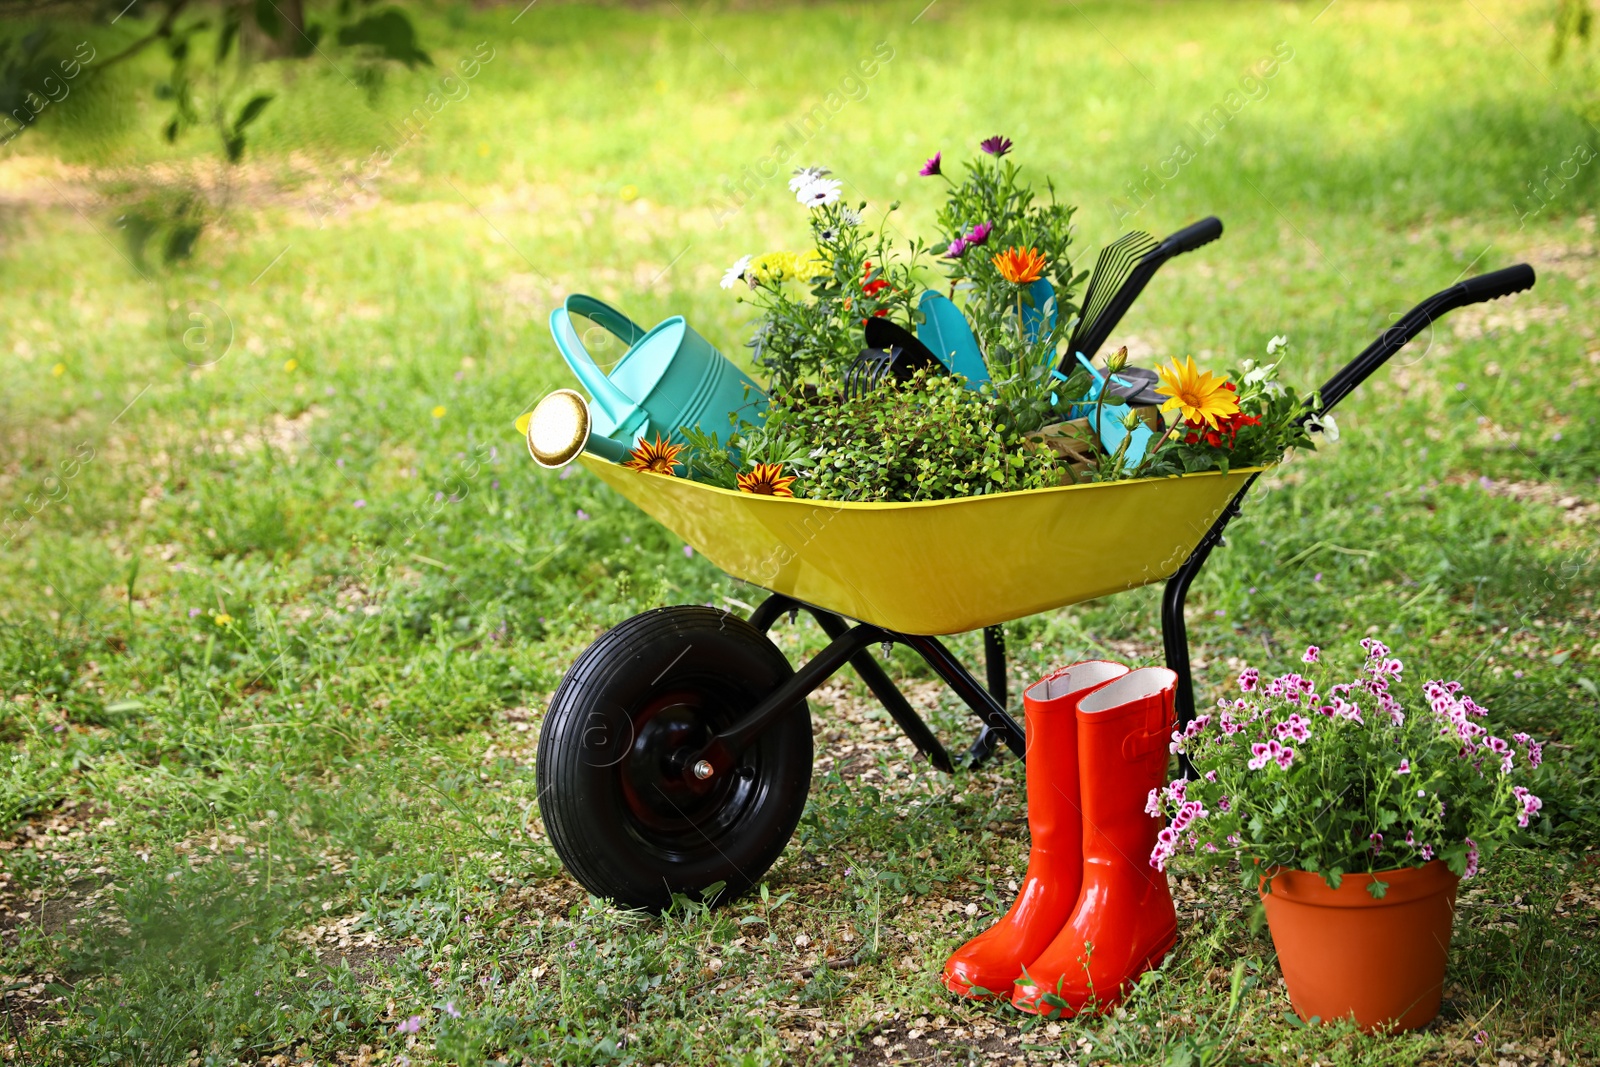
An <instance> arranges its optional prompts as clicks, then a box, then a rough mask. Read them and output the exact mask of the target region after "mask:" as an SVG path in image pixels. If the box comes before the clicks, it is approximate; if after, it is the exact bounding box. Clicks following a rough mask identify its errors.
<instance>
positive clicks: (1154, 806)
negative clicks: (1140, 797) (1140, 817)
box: [1144, 788, 1161, 816]
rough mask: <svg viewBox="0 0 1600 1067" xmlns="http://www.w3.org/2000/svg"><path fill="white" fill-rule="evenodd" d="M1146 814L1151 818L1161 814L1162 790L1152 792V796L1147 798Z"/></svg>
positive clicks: (1145, 802) (1145, 801)
mask: <svg viewBox="0 0 1600 1067" xmlns="http://www.w3.org/2000/svg"><path fill="white" fill-rule="evenodd" d="M1144 813H1145V814H1146V815H1151V816H1154V815H1160V814H1161V790H1160V789H1159V788H1156V789H1152V790H1150V795H1149V796H1147V797H1145V799H1144Z"/></svg>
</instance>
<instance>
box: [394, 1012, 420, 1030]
mask: <svg viewBox="0 0 1600 1067" xmlns="http://www.w3.org/2000/svg"><path fill="white" fill-rule="evenodd" d="M395 1029H396V1030H398V1031H399V1032H400V1033H402V1034H414V1033H416V1032H417V1031H418V1030H421V1029H422V1016H420V1015H413V1016H412V1017H411V1018H409V1019H407V1020H406V1021H405V1022H403V1023H401V1024H400V1025H399V1026H397V1027H395Z"/></svg>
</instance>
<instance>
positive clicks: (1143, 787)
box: [944, 660, 1178, 1017]
mask: <svg viewBox="0 0 1600 1067" xmlns="http://www.w3.org/2000/svg"><path fill="white" fill-rule="evenodd" d="M1176 685H1177V675H1175V674H1173V673H1172V672H1171V671H1169V670H1167V669H1166V668H1164V667H1144V668H1141V669H1139V670H1136V671H1129V670H1128V668H1127V667H1124V666H1122V665H1121V664H1118V663H1108V662H1105V661H1103V660H1091V661H1088V662H1085V663H1077V664H1074V665H1073V666H1071V667H1067V668H1065V669H1063V670H1060V671H1057V672H1055V673H1054V674H1052V675H1050V676H1049V677H1047V678H1045V679H1044V680H1043V681H1040V682H1038V683H1036V684H1034V685H1032V686H1030V687H1029V688H1028V689H1027V691H1026V692H1024V694H1023V698H1022V701H1023V710H1024V712H1025V714H1026V716H1027V745H1028V748H1027V761H1026V762H1027V775H1028V831H1029V834H1030V835H1031V838H1032V843H1031V847H1030V849H1029V852H1028V874H1027V877H1026V879H1024V881H1023V883H1022V889H1021V891H1020V892H1019V893H1018V894H1017V899H1016V903H1014V904H1013V905H1012V906H1011V910H1010V911H1008V912H1007V913H1006V915H1005V917H1004V918H1002V919H1001V920H1000V921H999V922H997V923H996V924H995V925H994V926H992V927H990V928H989V929H988V930H986V931H984V932H983V933H982V934H979V935H978V936H977V937H976V938H974V939H973V940H971V941H969V942H967V943H966V944H965V945H963V946H962V947H961V948H960V949H958V950H957V951H956V953H955V954H954V955H952V956H951V957H950V958H949V960H947V961H946V962H945V966H944V984H945V986H946V988H948V989H950V990H951V991H952V992H955V993H959V994H961V995H963V996H971V997H984V996H1010V997H1011V1003H1012V1004H1014V1005H1015V1006H1016V1007H1018V1008H1020V1009H1022V1010H1023V1011H1026V1012H1031V1013H1033V1014H1038V1015H1047V1016H1060V1017H1066V1016H1072V1015H1076V1014H1078V1013H1079V1012H1081V1011H1083V1010H1084V1009H1085V1008H1086V1007H1093V1008H1095V1009H1097V1010H1100V1011H1105V1010H1108V1009H1110V1008H1111V1007H1113V1006H1115V1005H1116V1003H1117V1002H1118V1001H1119V1000H1121V998H1122V997H1123V995H1125V994H1126V992H1127V991H1128V989H1129V988H1130V987H1131V986H1132V984H1133V982H1134V980H1135V979H1137V978H1138V977H1139V975H1141V974H1143V973H1144V972H1145V971H1146V970H1149V969H1150V968H1151V967H1154V966H1155V965H1157V964H1158V963H1160V962H1161V960H1162V958H1163V957H1165V956H1166V954H1167V953H1168V952H1169V951H1171V949H1172V946H1173V944H1174V943H1175V942H1176V940H1177V936H1178V916H1177V912H1176V910H1175V909H1174V908H1173V906H1172V893H1171V891H1170V890H1169V889H1168V888H1167V876H1166V874H1165V873H1163V872H1162V871H1158V870H1156V869H1155V868H1154V867H1152V866H1150V853H1151V851H1152V849H1154V847H1155V844H1156V835H1157V834H1158V833H1159V832H1160V830H1161V820H1160V818H1159V817H1156V816H1152V815H1149V814H1148V813H1147V812H1146V810H1145V809H1146V805H1147V803H1148V798H1149V795H1150V790H1151V789H1154V788H1158V787H1160V786H1163V785H1165V784H1166V773H1167V758H1168V755H1169V751H1170V750H1169V748H1168V741H1169V740H1170V738H1171V730H1172V722H1173V694H1174V692H1175V689H1176Z"/></svg>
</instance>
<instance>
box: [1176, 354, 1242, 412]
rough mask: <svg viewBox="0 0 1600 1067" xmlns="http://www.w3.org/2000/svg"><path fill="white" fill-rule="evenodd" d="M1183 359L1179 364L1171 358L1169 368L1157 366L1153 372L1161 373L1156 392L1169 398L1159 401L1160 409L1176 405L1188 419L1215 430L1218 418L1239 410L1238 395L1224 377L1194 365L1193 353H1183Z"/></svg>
mask: <svg viewBox="0 0 1600 1067" xmlns="http://www.w3.org/2000/svg"><path fill="white" fill-rule="evenodd" d="M1184 361H1185V362H1184V363H1183V364H1182V365H1180V364H1179V363H1178V361H1177V360H1176V359H1174V360H1173V361H1172V367H1171V369H1168V368H1166V367H1157V368H1156V373H1157V374H1158V375H1159V376H1160V377H1161V384H1160V385H1158V386H1157V387H1156V392H1158V393H1160V394H1162V395H1163V396H1166V397H1168V398H1169V399H1168V400H1167V402H1166V403H1165V404H1162V405H1161V410H1162V411H1171V410H1173V409H1174V408H1176V409H1178V410H1179V411H1181V412H1182V413H1183V417H1184V418H1185V419H1187V420H1188V421H1189V422H1191V423H1194V424H1195V425H1197V426H1198V425H1199V424H1200V423H1202V422H1203V423H1205V424H1206V425H1207V426H1209V427H1211V428H1212V429H1213V430H1215V429H1216V428H1217V419H1218V418H1227V417H1228V416H1229V415H1234V414H1237V413H1238V411H1239V396H1238V394H1237V393H1235V392H1234V391H1233V390H1232V389H1229V388H1228V382H1227V380H1226V379H1224V378H1218V377H1215V376H1213V375H1212V374H1211V372H1210V371H1202V370H1198V369H1196V367H1195V365H1194V357H1193V356H1185V357H1184Z"/></svg>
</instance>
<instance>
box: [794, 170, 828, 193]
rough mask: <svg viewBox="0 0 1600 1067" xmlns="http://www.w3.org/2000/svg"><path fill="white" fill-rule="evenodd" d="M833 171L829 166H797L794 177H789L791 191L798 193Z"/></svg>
mask: <svg viewBox="0 0 1600 1067" xmlns="http://www.w3.org/2000/svg"><path fill="white" fill-rule="evenodd" d="M832 173H833V171H831V170H829V169H828V168H827V167H796V168H795V169H794V177H792V178H790V179H789V191H790V192H791V193H798V192H799V191H800V190H801V189H803V188H805V187H806V186H808V185H810V184H811V183H812V182H814V181H816V180H817V179H818V178H826V177H827V176H828V175H830V174H832Z"/></svg>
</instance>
